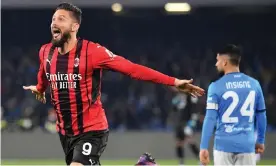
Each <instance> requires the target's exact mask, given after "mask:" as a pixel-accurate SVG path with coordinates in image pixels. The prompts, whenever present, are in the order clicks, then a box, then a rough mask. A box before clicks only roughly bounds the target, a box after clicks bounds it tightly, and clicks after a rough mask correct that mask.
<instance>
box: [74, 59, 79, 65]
mask: <svg viewBox="0 0 276 166" xmlns="http://www.w3.org/2000/svg"><path fill="white" fill-rule="evenodd" d="M79 64H80V59H79V58H76V59H75V61H74V66H75V67H78V66H79Z"/></svg>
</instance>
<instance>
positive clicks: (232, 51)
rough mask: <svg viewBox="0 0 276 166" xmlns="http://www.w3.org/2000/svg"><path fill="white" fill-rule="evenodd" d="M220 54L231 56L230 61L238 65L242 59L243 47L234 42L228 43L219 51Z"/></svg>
mask: <svg viewBox="0 0 276 166" xmlns="http://www.w3.org/2000/svg"><path fill="white" fill-rule="evenodd" d="M218 53H219V54H220V55H225V54H226V55H228V56H229V57H230V63H231V64H232V65H236V66H238V65H239V64H240V61H241V54H242V53H241V49H240V48H239V47H238V46H236V45H233V44H228V45H226V46H225V47H224V48H222V49H221V50H220V51H219V52H218Z"/></svg>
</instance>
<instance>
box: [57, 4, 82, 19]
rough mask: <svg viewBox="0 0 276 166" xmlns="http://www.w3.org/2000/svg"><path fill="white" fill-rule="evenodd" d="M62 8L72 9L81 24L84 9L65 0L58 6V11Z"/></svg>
mask: <svg viewBox="0 0 276 166" xmlns="http://www.w3.org/2000/svg"><path fill="white" fill-rule="evenodd" d="M60 9H63V10H66V11H70V12H71V13H72V15H73V17H74V18H75V19H76V20H77V22H78V23H79V24H81V18H82V11H81V9H80V8H78V7H77V6H75V5H73V4H71V3H67V2H64V3H61V4H59V5H58V6H57V8H56V11H57V10H60Z"/></svg>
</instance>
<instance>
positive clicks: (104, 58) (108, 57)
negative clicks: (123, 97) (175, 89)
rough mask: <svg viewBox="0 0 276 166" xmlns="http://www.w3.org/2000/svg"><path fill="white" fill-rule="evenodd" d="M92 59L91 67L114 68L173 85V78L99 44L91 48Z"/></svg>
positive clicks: (132, 75) (133, 76)
mask: <svg viewBox="0 0 276 166" xmlns="http://www.w3.org/2000/svg"><path fill="white" fill-rule="evenodd" d="M92 61H93V62H92V63H93V68H103V69H110V70H114V71H117V72H120V73H122V74H125V75H127V76H130V77H131V78H133V79H137V80H143V81H151V82H154V83H159V84H164V85H169V86H173V85H174V81H175V78H173V77H170V76H167V75H165V74H162V73H160V72H158V71H156V70H153V69H151V68H148V67H145V66H142V65H138V64H135V63H132V62H131V61H129V60H127V59H125V58H123V57H121V56H118V55H115V54H113V53H112V52H111V51H109V50H108V49H106V48H105V47H102V46H100V45H98V46H97V48H95V49H93V52H92Z"/></svg>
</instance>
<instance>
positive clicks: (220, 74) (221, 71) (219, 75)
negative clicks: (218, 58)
mask: <svg viewBox="0 0 276 166" xmlns="http://www.w3.org/2000/svg"><path fill="white" fill-rule="evenodd" d="M217 71H218V75H217V76H218V77H219V78H221V77H222V76H224V71H223V70H219V69H217Z"/></svg>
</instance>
